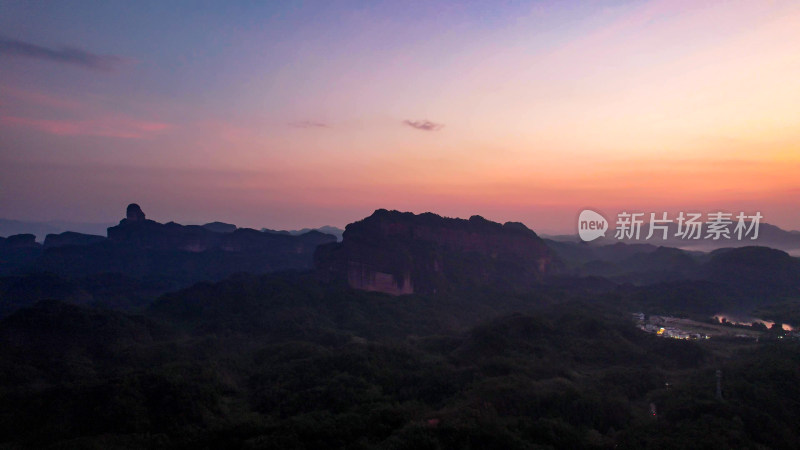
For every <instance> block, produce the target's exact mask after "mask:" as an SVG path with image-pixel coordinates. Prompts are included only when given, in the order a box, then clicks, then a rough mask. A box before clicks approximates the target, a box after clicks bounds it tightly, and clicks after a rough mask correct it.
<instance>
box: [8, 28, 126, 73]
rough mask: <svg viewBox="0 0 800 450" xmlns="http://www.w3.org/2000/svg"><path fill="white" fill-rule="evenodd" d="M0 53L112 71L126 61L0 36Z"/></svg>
mask: <svg viewBox="0 0 800 450" xmlns="http://www.w3.org/2000/svg"><path fill="white" fill-rule="evenodd" d="M0 55H10V56H19V57H27V58H34V59H42V60H46V61H53V62H57V63H63V64H72V65H74V66H79V67H83V68H85V69H90V70H97V71H103V72H108V71H114V70H116V69H118V68H119V67H120V66H122V65H124V64H125V63H127V62H128V60H127V59H125V58H122V57H119V56H114V55H98V54H95V53H91V52H87V51H86V50H81V49H79V48H74V47H60V48H57V49H52V48H48V47H42V46H41V45H36V44H31V43H29V42H23V41H18V40H15V39H6V38H2V37H0Z"/></svg>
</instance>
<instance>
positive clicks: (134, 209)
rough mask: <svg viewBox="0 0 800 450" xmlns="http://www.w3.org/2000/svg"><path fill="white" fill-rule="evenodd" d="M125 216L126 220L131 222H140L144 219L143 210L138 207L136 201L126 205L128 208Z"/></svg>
mask: <svg viewBox="0 0 800 450" xmlns="http://www.w3.org/2000/svg"><path fill="white" fill-rule="evenodd" d="M125 216H126V218H127V219H128V220H130V221H133V222H141V221H144V220H145V217H144V212H143V211H142V208H140V207H139V205H137V204H136V203H131V204H130V205H128V209H127V211H126V212H125Z"/></svg>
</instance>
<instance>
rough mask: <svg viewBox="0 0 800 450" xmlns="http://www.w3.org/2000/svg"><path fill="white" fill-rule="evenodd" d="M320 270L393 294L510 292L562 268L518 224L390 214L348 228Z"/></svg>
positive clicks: (322, 255) (321, 257) (318, 261)
mask: <svg viewBox="0 0 800 450" xmlns="http://www.w3.org/2000/svg"><path fill="white" fill-rule="evenodd" d="M315 265H316V268H317V270H318V273H319V274H320V276H322V277H323V278H327V279H340V280H346V281H347V283H348V284H349V285H350V286H352V287H354V288H357V289H363V290H370V291H381V292H386V293H389V294H394V295H399V294H410V293H414V292H418V293H435V292H439V291H442V290H449V289H457V288H463V287H469V286H481V285H483V286H487V285H492V286H497V287H507V288H513V287H517V286H525V285H529V284H531V283H535V282H536V281H539V280H541V279H542V277H544V276H546V275H548V274H551V273H554V272H556V271H558V270H559V268H560V262H559V260H558V259H557V258H556V256H555V255H554V254H553V253H552V252H551V251H550V249H549V248H548V247H547V246H546V245H545V243H544V242H543V241H542V239H540V238H539V237H538V236H537V235H536V233H534V232H533V231H531V230H530V229H528V228H527V227H525V225H523V224H521V223H514V222H508V223H505V224H499V223H496V222H491V221H488V220H486V219H484V218H482V217H480V216H473V217H471V218H470V219H469V220H464V219H450V218H444V217H440V216H438V215H436V214H432V213H425V214H420V215H415V214H412V213H402V212H399V211H387V210H378V211H375V213H373V214H372V216H370V217H367V218H366V219H364V220H361V221H359V222H355V223H352V224H350V225H348V226H347V228H346V229H345V232H344V239H343V241H342V242H341V243H338V244H329V245H325V246H321V247H319V248H318V249H317V253H316V255H315Z"/></svg>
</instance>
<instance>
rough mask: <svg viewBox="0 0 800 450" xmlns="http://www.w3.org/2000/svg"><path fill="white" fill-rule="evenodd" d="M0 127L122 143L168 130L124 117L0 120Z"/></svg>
mask: <svg viewBox="0 0 800 450" xmlns="http://www.w3.org/2000/svg"><path fill="white" fill-rule="evenodd" d="M0 125H7V126H13V127H22V128H28V129H34V130H38V131H42V132H45V133H49V134H55V135H58V136H105V137H115V138H125V139H143V138H147V137H151V136H153V135H155V134H158V133H160V132H163V131H166V130H168V129H170V128H172V125H170V124H168V123H163V122H156V121H149V120H139V119H133V118H129V117H124V116H117V117H103V118H97V119H85V120H47V119H36V118H29V117H16V116H0Z"/></svg>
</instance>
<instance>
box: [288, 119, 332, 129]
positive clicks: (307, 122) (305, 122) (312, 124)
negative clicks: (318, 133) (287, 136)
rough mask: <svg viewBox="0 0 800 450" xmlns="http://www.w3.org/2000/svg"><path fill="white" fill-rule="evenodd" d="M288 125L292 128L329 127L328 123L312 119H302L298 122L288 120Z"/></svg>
mask: <svg viewBox="0 0 800 450" xmlns="http://www.w3.org/2000/svg"><path fill="white" fill-rule="evenodd" d="M289 126H290V127H293V128H329V127H328V124H326V123H322V122H315V121H313V120H302V121H300V122H290V123H289Z"/></svg>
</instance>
